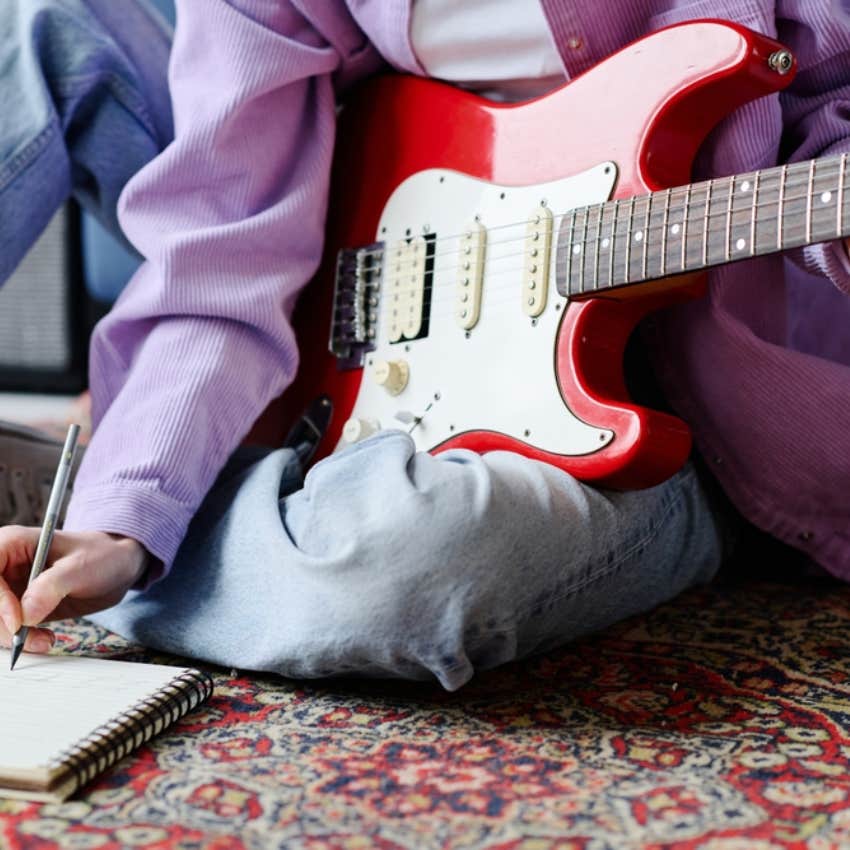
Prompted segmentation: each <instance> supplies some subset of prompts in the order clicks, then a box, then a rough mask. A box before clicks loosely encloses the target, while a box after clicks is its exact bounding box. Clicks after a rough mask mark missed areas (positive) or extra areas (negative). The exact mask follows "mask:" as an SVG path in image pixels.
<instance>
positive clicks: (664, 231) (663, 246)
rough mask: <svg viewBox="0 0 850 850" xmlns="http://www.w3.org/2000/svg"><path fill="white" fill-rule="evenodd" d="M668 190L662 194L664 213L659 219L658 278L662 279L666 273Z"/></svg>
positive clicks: (668, 221)
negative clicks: (659, 256) (659, 250)
mask: <svg viewBox="0 0 850 850" xmlns="http://www.w3.org/2000/svg"><path fill="white" fill-rule="evenodd" d="M671 191H672V190H670V189H668V190H667V191H666V192H665V193H664V212H663V214H662V217H661V273H660V275H659V276H660V277H664V275H665V274H666V273H667V227H668V226H669V224H670V192H671Z"/></svg>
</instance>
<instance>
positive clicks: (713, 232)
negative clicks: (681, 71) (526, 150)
mask: <svg viewBox="0 0 850 850" xmlns="http://www.w3.org/2000/svg"><path fill="white" fill-rule="evenodd" d="M718 195H719V197H720V199H721V200H722V193H718ZM643 197H646V196H643ZM809 197H810V196H809V195H808V193H806V194H803V195H788V194H786V196H785V199H784V201H783V207H785V208H786V213H784V214H783V217H784V215H786V214H787V212H788V211H787V207H788V206H789V204H793V203H796V202H798V201H804V200H808V198H809ZM848 200H850V198H848ZM723 203H725V201H724V202H723ZM601 206H602V205H597V206H596V207H582V208H579V209H578V211H577V212H579V213H580V212H581V211H587V212H586V213H585V216H586V217H587V218H588V221H589V224H590V226H591V227H592V228H593V229H595V230H596V234H595V235H594V236H593V237H590V238H588V237H585V238H584V239H580V240H577V241H576V242H570V243H569V244H570V246H571V247H575V245H576V244H578V245H583V246H586V247H588V248H593V247H594V246H596V247H606V248H607V246H602V244H601V243H602V241H603V240H604V239H605V238H608V239H611V240H612V241H613V243H614V244H615V248H614V253H615V255H622V254H624V253H625V252H623V251H622V248H620V246H618V245H617V244H616V243H617V242H619V241H621V240H622V239H623V237H625V236H626V234H627V233H628V232H638V231H637V230H635V229H634V227H633V225H634V222H635V221H636V220H637V218H638V216H641V217H642V216H645V215H646V210H643V209H640V208H639V207H638V205H637V204H635V205H634V206H633V208H631V209H630V213H631V215H630V217H629V218H625V217H624V218H620V219H619V220H618V222H617V230H616V232H612V231H608V230H605V229H603V228H600V227H599V223H600V222H599V219H600V216H599V215H597V216H595V217H594V216H592V215H590V213H591V212H592V211H593V210H594V209H596V210H598V209H601ZM622 206H623V205H622V204H621V208H622ZM630 206H631V205H630ZM702 206H704V202H702V201H701V202H700V204H699V205H697V207H694V206H689V207H688V208H687V212H688V213H690V212H691V211H692V210H693V209H695V208H698V207H702ZM770 207H777V209H778V201H777V200H762V201H759V202H758V203H756V204H755V205H752V204H749V205H747V206H746V207H741V208H740V209H734V208H733V209H732V212H731V215H730V213H729V211H728V209H727V208H725V207H724V208H723V209H719V208H716V209H714V210H710V211H709V213H708V214H707V215H706V214H702V215H697V216H690V215H688V217H687V220H688V223H693V222H696V221H706V222H708V236H709V237H712V236H717V235H722V234H727V233H729V232H731V231H734V230H736V228H742V227H744V226H745V225H746V226H747V229H748V233H747V235H748V236H749V230H750V225H751V224H752V219H753V215H752V213H753V211H755V213H756V219H757V218H758V212H759V211H760V210H761V211H763V210H765V209H767V208H770ZM682 211H683V212H684V211H685V208H684V207H683V208H682ZM836 211H837V204H834V205H830V206H826V205H823V206H820V207H818V208H816V209H814V210H813V211H812V214H813V215H814V216H817V217H819V218H824V220H825V221H826V220H828V221H829V222H830V225H831V223H832V221H834V218H835V212H836ZM570 212H572V211H570ZM656 212H657V213H658V212H660V210H658V211H656ZM569 214H570V213H569V212H568V213H564V215H569ZM827 215H829V219H826V216H827ZM658 217H661V216H660V215H659V216H658ZM684 218H685V217H684V216H682V222H681V223H684ZM576 219H577V221H578V224H579V226H580V227H583V226H584V219H583V218H580V217H579V216H578V215H577V216H576ZM721 219H722V220H723V221H724V222H729V225H730V226H724V227H715V226H713V225H714V224H716V223H717V222H718V221H720V220H721ZM730 219H731V221H730ZM777 221H778V218H777V219H776V220H770V221H762V222H757V229H758V231H759V232H758V233H757V235H756V253H757V252H758V243H759V241H760V239H761V237H762V236H763V234H762V231H764V230H767V232H768V233H770V235H771V237H773V236H775V233H776V223H777ZM848 221H850V216H848ZM605 223H606V222H605V221H604V220H603V221H602V224H603V225H604V224H605ZM679 223H680V222H679V221H678V220H676V221H673V222H672V223H671V222H670V221H669V220H668V222H667V224H666V225H665V224H664V223H663V222H662V223H660V224H659V223H657V222H656V223H652V220H651V219H650V226H649V227H645V228H640V229H639V230H640V232H641V235H642V238H643V239H644V240H645V244H647V243H649V242H652V241H653V240H654V239H656V238H657V237H658V236H659V235H660V234H663V233H664V232H665V231H666V232H668V233H673V228H674V227H675V226H676V225H677V224H679ZM621 224H625V225H626V227H625V228H622V229H621V227H620V225H621ZM509 226H513V227H517V226H521V225H502V226H500V228H504V227H509ZM562 227H563V224H562ZM798 227H800V228H802V227H804V223H795V222H785V230H786V234H788V233H793V232H795V229H796V228H798ZM495 229H496V228H494V230H495ZM553 230H554V228H553ZM682 232H684V228H682ZM553 236H555V242H556V244H555V246H554V248H555V250H556V251H559V246H558V244H557V242H558V241H559V238H558V236H557V235H555V234H553ZM673 236H678V234H677V233H673ZM440 238H441V239H444V240H448V239H451V238H457V237H439V236H438V239H440ZM831 238H838V237H832V227H831V229H830V234H829V235H828V236H826V237H824V238H823V239H818V240H812V241H828V240H829V239H831ZM525 241H526V236H525V235H523V236H520V237H516V238H513V239H502V240H496V241H493V242H490V241H486V242H485V251H486V259H485V263H488V262H492V261H494V260H502V259H508V258H511V257H525V256H526V255H527V251H525V250H523V251H515V252H511V253H503V254H495V255H493V254H492V253H491V251H492V249H493V248H494V247H497V246H500V245H515V244H516V243H518V242H525ZM666 241H667V242H668V244H667V245H666V248H667V251H666V255H667V256H668V257H669V255H670V253H671V247H673V246H675V250H676V251H680V248H681V240H679V241H673V240H670V239H668V240H666ZM784 241H788V240H787V239H786V240H784ZM685 242H686V244H687V245H688V246H690V247H692V246H694V245H702V244H703V242H704V236H703V233H691V234H690V235H688V237H687V238H686V239H685ZM631 248H632V250H630V251H629V252H628V256H629V260H630V263H631V262H632V261H634V259H635V258H640V257H642V255H643V254H644V253H647V254H649V253H652V256H653V258H655V257H658V258H660V257H661V253H660V251H658V250H657V249H650V248H647V249H646V251H644V248H643V247H641V248H639V249H635V248H634V245H632V246H631ZM774 250H775V249H774ZM562 253H563V250H560V251H559V256H558V260H557V266H556V271H560V270H561V268H562V267H563V265H564V264H567V263H569V262H570V261H571V258H570V257H569V256H564V257H561V256H560V254H562ZM461 255H462V252H461V251H460V250H453V251H442V252H438V253H435V254H433V255H432V256H431V257H427V258H426V259H428V260H430V261H431V262H432V263H433V262H435V261H436V260H437V259H440V258H445V257H448V256H452V257H457V256H461ZM587 255H588V252H587V251H583V252H581V254H580V256H583V257H586V256H587ZM574 256H575V255H574ZM748 256H749V255H748ZM729 259H730V261H731V259H732V258H731V257H730V258H729ZM737 259H743V258H737ZM576 262H577V261H576ZM623 265H624V266H625V261H624V259H623ZM708 265H710V264H708ZM396 266H397V269H396V273H397V274H399V275H400V276H401V275H404V274H407V273H408V272H409V271H411V270H413V265H412V263H397V264H396ZM699 267H704V266H699ZM686 268H687V267H686ZM679 270H680V271H681V268H680V269H679ZM451 271H454V272H456V273H457V272H459V271H460V269H459V268H458V266H457V264H456V263H452V264H450V265H444V266H436V265H434V267H433V268H432V270H431V272H432V273H433V274H435V275H436V274H441V275H442V274H445V273H447V272H451ZM410 288H411V287H409V286H408V287H402V288H401V290H399V289H396V290H395V291H406V290H407V289H410ZM412 288H413V289H416V288H418V285H417V286H414V287H412Z"/></svg>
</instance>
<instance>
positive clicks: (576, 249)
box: [573, 245, 581, 254]
mask: <svg viewBox="0 0 850 850" xmlns="http://www.w3.org/2000/svg"><path fill="white" fill-rule="evenodd" d="M573 253H574V254H580V253H581V245H573Z"/></svg>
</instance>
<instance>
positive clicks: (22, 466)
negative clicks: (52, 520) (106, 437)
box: [0, 420, 85, 525]
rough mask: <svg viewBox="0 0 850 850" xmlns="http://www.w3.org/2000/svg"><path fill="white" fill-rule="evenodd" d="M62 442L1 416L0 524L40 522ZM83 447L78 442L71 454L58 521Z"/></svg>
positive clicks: (61, 516) (62, 515) (61, 515)
mask: <svg viewBox="0 0 850 850" xmlns="http://www.w3.org/2000/svg"><path fill="white" fill-rule="evenodd" d="M64 445H65V441H64V440H57V439H55V438H54V437H52V436H51V435H50V434H47V433H45V432H44V431H39V430H37V429H35V428H28V427H27V426H26V425H18V424H16V423H14V422H4V421H2V420H0V525H41V523H42V521H43V520H44V512H45V511H46V510H47V502H48V500H49V499H50V491H51V489H52V487H53V479H54V477H55V476H56V468H57V466H58V465H59V459H60V457H61V456H62V448H63V446H64ZM84 451H85V449H84V448H83V447H82V446H80V447H79V448H78V449H77V451H76V453H75V455H74V465H73V467H72V469H71V476H70V478H69V479H68V489H67V493H66V496H65V500H64V501H63V503H62V509H61V511H60V514H59V522H60V523H61V521H62V519H63V518H64V516H65V508H66V507H67V504H68V499H69V498H70V496H71V492H72V490H73V484H74V478H75V477H76V473H77V469H78V468H79V465H80V461H81V460H82V456H83V454H84Z"/></svg>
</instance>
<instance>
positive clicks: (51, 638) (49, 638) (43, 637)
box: [0, 623, 56, 652]
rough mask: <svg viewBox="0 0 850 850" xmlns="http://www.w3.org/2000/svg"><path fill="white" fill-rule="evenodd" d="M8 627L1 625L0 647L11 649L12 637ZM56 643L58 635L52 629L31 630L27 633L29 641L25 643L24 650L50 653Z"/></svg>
mask: <svg viewBox="0 0 850 850" xmlns="http://www.w3.org/2000/svg"><path fill="white" fill-rule="evenodd" d="M13 634H14V632H12V633H10V632H9V631H8V630H7V629H6V627H5V626H4V625H3V624H2V623H0V646H5V647H9V646H11V645H12V636H13ZM55 643H56V635H55V634H53V632H52V631H50V629H30V630H29V631H28V632H27V639H26V642H25V643H24V649H25V650H26V651H27V652H49V651H50V649H51V648H52V647H53V645H54V644H55Z"/></svg>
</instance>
